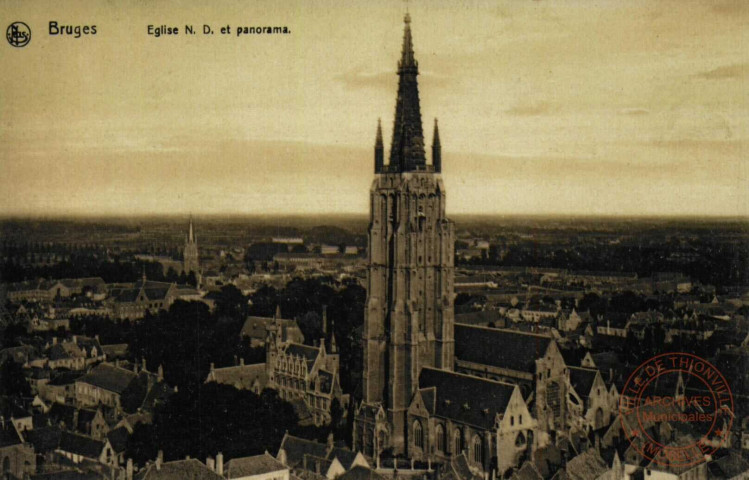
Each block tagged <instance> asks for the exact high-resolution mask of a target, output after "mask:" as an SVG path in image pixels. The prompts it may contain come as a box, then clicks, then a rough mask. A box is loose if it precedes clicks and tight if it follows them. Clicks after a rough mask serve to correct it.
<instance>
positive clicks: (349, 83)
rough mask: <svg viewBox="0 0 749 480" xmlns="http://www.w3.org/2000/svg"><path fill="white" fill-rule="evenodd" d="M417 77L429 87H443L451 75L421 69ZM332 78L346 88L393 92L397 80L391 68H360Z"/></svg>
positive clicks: (448, 81)
mask: <svg viewBox="0 0 749 480" xmlns="http://www.w3.org/2000/svg"><path fill="white" fill-rule="evenodd" d="M419 77H420V78H421V79H422V81H423V82H428V83H429V88H435V87H443V86H445V85H447V84H449V83H450V81H451V77H449V76H447V75H438V74H435V73H433V72H431V71H422V72H420V73H419ZM334 78H335V79H336V80H338V81H340V82H341V83H343V84H344V85H345V86H346V87H348V88H355V89H379V90H385V91H387V92H395V91H396V90H395V88H396V87H395V85H397V82H398V80H397V78H398V76H397V75H396V73H395V72H394V71H392V70H387V71H382V72H366V71H364V70H363V69H362V68H356V69H354V70H349V71H348V72H345V73H342V74H340V75H336V76H335V77H334Z"/></svg>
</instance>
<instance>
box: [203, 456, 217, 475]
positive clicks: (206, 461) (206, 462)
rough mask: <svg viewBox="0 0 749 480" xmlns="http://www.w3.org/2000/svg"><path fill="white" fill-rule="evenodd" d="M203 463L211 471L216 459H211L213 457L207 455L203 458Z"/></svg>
mask: <svg viewBox="0 0 749 480" xmlns="http://www.w3.org/2000/svg"><path fill="white" fill-rule="evenodd" d="M205 464H206V465H207V466H208V468H210V469H211V471H213V472H215V471H216V461H215V460H214V459H213V457H208V458H206V459H205Z"/></svg>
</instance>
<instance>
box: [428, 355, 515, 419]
mask: <svg viewBox="0 0 749 480" xmlns="http://www.w3.org/2000/svg"><path fill="white" fill-rule="evenodd" d="M429 387H436V395H437V400H436V413H435V415H437V416H439V417H442V418H449V419H452V420H454V421H457V422H459V423H465V424H469V425H475V426H478V427H481V428H485V429H490V428H492V426H493V425H494V419H495V416H496V414H498V413H504V411H505V409H506V408H507V403H508V402H509V401H510V396H511V395H512V392H513V390H514V389H515V386H514V385H510V384H508V383H500V382H495V381H493V380H486V379H483V378H478V377H472V376H469V375H463V374H461V373H455V372H449V371H446V370H437V369H433V368H424V369H422V370H421V374H420V375H419V388H429ZM476 392H481V395H476Z"/></svg>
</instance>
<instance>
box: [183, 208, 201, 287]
mask: <svg viewBox="0 0 749 480" xmlns="http://www.w3.org/2000/svg"><path fill="white" fill-rule="evenodd" d="M182 271H184V272H185V273H186V274H188V273H190V272H194V273H195V275H196V278H197V277H198V276H199V275H200V265H199V254H198V240H197V236H196V235H195V229H194V228H193V225H192V215H190V226H189V228H188V229H187V241H186V242H185V248H184V250H183V251H182Z"/></svg>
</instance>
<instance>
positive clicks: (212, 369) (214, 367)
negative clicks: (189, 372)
mask: <svg viewBox="0 0 749 480" xmlns="http://www.w3.org/2000/svg"><path fill="white" fill-rule="evenodd" d="M214 370H216V364H215V363H213V362H211V371H214Z"/></svg>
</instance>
